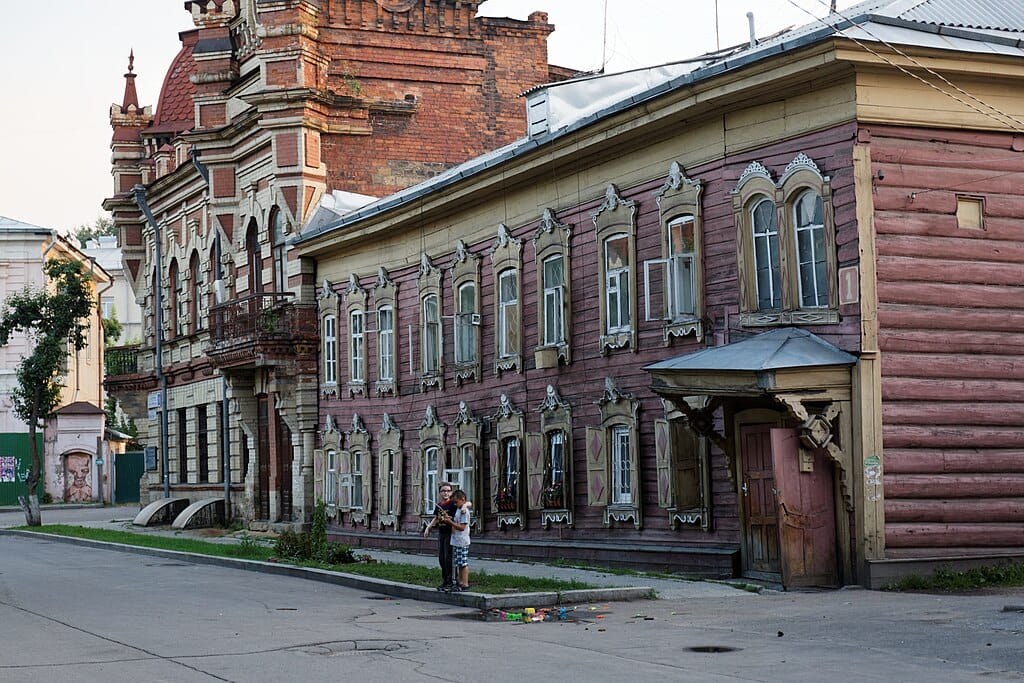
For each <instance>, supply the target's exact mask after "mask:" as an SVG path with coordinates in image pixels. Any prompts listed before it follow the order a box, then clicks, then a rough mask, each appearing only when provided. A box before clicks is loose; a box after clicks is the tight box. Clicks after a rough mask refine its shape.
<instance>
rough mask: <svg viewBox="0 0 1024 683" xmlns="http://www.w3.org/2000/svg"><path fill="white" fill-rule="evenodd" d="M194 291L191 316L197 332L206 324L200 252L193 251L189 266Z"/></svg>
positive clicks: (191, 297)
mask: <svg viewBox="0 0 1024 683" xmlns="http://www.w3.org/2000/svg"><path fill="white" fill-rule="evenodd" d="M188 272H189V278H190V279H191V285H192V292H191V296H190V297H189V316H190V317H191V319H192V320H191V323H192V324H191V328H192V333H193V334H195V333H196V332H198V331H199V330H201V329H203V327H204V326H205V322H206V321H205V319H204V318H205V313H206V311H205V306H203V279H202V278H203V276H202V270H201V269H200V267H199V252H198V251H195V250H193V251H192V259H191V260H190V262H189V266H188Z"/></svg>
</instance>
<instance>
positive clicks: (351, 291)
mask: <svg viewBox="0 0 1024 683" xmlns="http://www.w3.org/2000/svg"><path fill="white" fill-rule="evenodd" d="M366 296H367V294H366V290H365V289H363V288H362V287H360V286H359V279H358V278H357V277H356V276H355V273H352V274H351V275H349V279H348V287H347V288H346V289H345V327H346V329H347V330H348V344H347V345H346V346H347V348H348V384H347V385H346V386H347V388H348V394H349V396H355V395H356V394H359V395H361V396H365V395H366V349H367V348H368V346H369V345H368V344H367V334H366V329H367V324H366ZM355 314H358V315H359V316H361V317H362V323H363V329H362V332H361V334H362V337H361V340H360V341H361V342H362V352H363V353H362V357H361V358H356V357H355V352H356V349H355V342H356V340H355V338H354V330H353V327H352V318H353V316H354V315H355ZM356 370H359V372H360V373H361V375H362V379H355V378H354V376H355V373H356Z"/></svg>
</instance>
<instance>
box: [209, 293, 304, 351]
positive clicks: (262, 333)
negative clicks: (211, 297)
mask: <svg viewBox="0 0 1024 683" xmlns="http://www.w3.org/2000/svg"><path fill="white" fill-rule="evenodd" d="M293 296H294V295H293V294H292V293H291V292H283V293H278V292H271V293H267V294H262V293H261V294H252V295H250V296H246V297H243V298H240V299H234V300H232V301H228V302H226V303H223V304H218V305H216V306H213V307H211V308H210V339H211V341H212V342H213V343H214V344H221V343H224V342H234V341H243V340H250V341H251V340H259V339H288V338H295V337H304V336H307V335H310V334H312V335H314V336H315V335H316V332H317V329H316V308H315V306H314V305H312V304H310V305H301V304H296V303H293V302H292V298H293Z"/></svg>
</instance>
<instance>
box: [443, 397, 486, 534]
mask: <svg viewBox="0 0 1024 683" xmlns="http://www.w3.org/2000/svg"><path fill="white" fill-rule="evenodd" d="M453 427H454V429H455V445H454V446H453V447H452V448H451V452H450V455H449V460H448V462H449V469H456V468H455V465H456V464H459V465H460V468H461V466H463V463H464V457H465V456H464V454H465V452H466V449H469V450H470V451H471V455H470V457H472V459H473V482H472V486H470V487H469V488H464V490H465V491H466V495H467V496H469V499H470V500H471V501H475V505H476V509H477V510H479V511H480V514H475V515H471V516H470V519H471V520H472V521H471V523H470V524H471V526H472V528H473V529H476V530H483V514H482V513H483V511H484V509H485V507H484V505H483V502H482V501H483V496H484V486H483V467H482V460H481V458H480V453H481V449H482V447H483V442H482V440H481V434H482V433H483V425H482V423H481V422H480V420H478V419H476V418H475V417H474V416H473V413H472V411H470V409H469V406H468V405H466V402H465V401H459V414H458V415H457V416H456V417H455V424H454V425H453ZM463 485H465V482H463Z"/></svg>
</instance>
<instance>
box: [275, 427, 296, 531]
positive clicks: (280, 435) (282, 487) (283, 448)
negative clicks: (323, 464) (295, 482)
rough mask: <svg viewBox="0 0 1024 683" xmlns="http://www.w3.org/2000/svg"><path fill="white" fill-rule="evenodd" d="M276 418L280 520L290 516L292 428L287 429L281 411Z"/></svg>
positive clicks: (289, 518)
mask: <svg viewBox="0 0 1024 683" xmlns="http://www.w3.org/2000/svg"><path fill="white" fill-rule="evenodd" d="M275 417H276V418H277V493H278V500H280V501H281V520H282V521H285V522H287V521H291V518H292V456H293V453H294V449H293V448H292V430H290V429H288V425H287V424H285V421H284V419H282V418H281V413H280V412H278V413H277V414H276V415H275Z"/></svg>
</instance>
